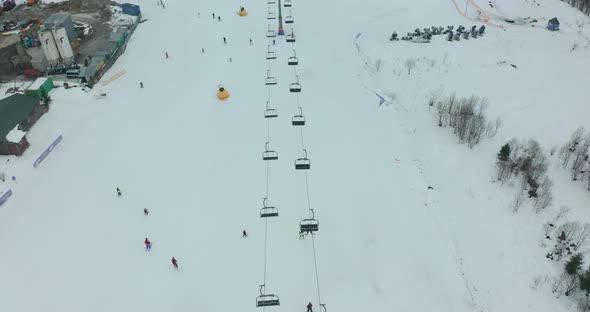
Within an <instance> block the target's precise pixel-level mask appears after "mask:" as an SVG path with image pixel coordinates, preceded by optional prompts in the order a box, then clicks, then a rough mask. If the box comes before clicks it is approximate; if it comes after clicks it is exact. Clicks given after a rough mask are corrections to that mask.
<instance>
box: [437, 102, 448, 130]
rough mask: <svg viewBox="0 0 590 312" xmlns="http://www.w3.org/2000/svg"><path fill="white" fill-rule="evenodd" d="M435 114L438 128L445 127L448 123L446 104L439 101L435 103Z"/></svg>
mask: <svg viewBox="0 0 590 312" xmlns="http://www.w3.org/2000/svg"><path fill="white" fill-rule="evenodd" d="M436 112H437V114H438V126H439V127H446V126H447V122H448V118H447V116H448V115H447V102H446V101H439V102H438V103H436Z"/></svg>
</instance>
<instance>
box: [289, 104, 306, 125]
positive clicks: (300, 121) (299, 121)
mask: <svg viewBox="0 0 590 312" xmlns="http://www.w3.org/2000/svg"><path fill="white" fill-rule="evenodd" d="M291 124H292V125H293V126H305V116H303V109H302V108H301V106H299V114H297V115H295V116H293V118H292V119H291Z"/></svg>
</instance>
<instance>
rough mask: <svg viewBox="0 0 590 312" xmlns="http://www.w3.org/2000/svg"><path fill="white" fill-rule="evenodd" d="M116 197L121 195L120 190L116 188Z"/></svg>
mask: <svg viewBox="0 0 590 312" xmlns="http://www.w3.org/2000/svg"><path fill="white" fill-rule="evenodd" d="M117 197H121V190H120V189H119V188H117Z"/></svg>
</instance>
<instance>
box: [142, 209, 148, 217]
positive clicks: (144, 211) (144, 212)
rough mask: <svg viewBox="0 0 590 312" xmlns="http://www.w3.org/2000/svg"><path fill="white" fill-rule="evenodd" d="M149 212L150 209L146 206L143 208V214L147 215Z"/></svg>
mask: <svg viewBox="0 0 590 312" xmlns="http://www.w3.org/2000/svg"><path fill="white" fill-rule="evenodd" d="M149 214H150V211H149V210H148V209H147V208H143V215H144V216H148V215H149Z"/></svg>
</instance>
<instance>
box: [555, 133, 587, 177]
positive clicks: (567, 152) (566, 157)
mask: <svg viewBox="0 0 590 312" xmlns="http://www.w3.org/2000/svg"><path fill="white" fill-rule="evenodd" d="M584 131H585V130H584V127H579V128H578V129H576V131H574V133H572V136H571V137H570V140H569V141H568V142H567V143H566V144H565V145H564V146H563V147H562V148H561V149H560V150H559V157H560V158H561V160H562V161H563V163H562V165H563V167H564V168H565V167H567V164H568V163H569V161H570V156H571V155H572V153H573V152H574V151H575V150H576V147H577V146H578V144H579V142H580V139H581V138H582V135H584Z"/></svg>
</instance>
